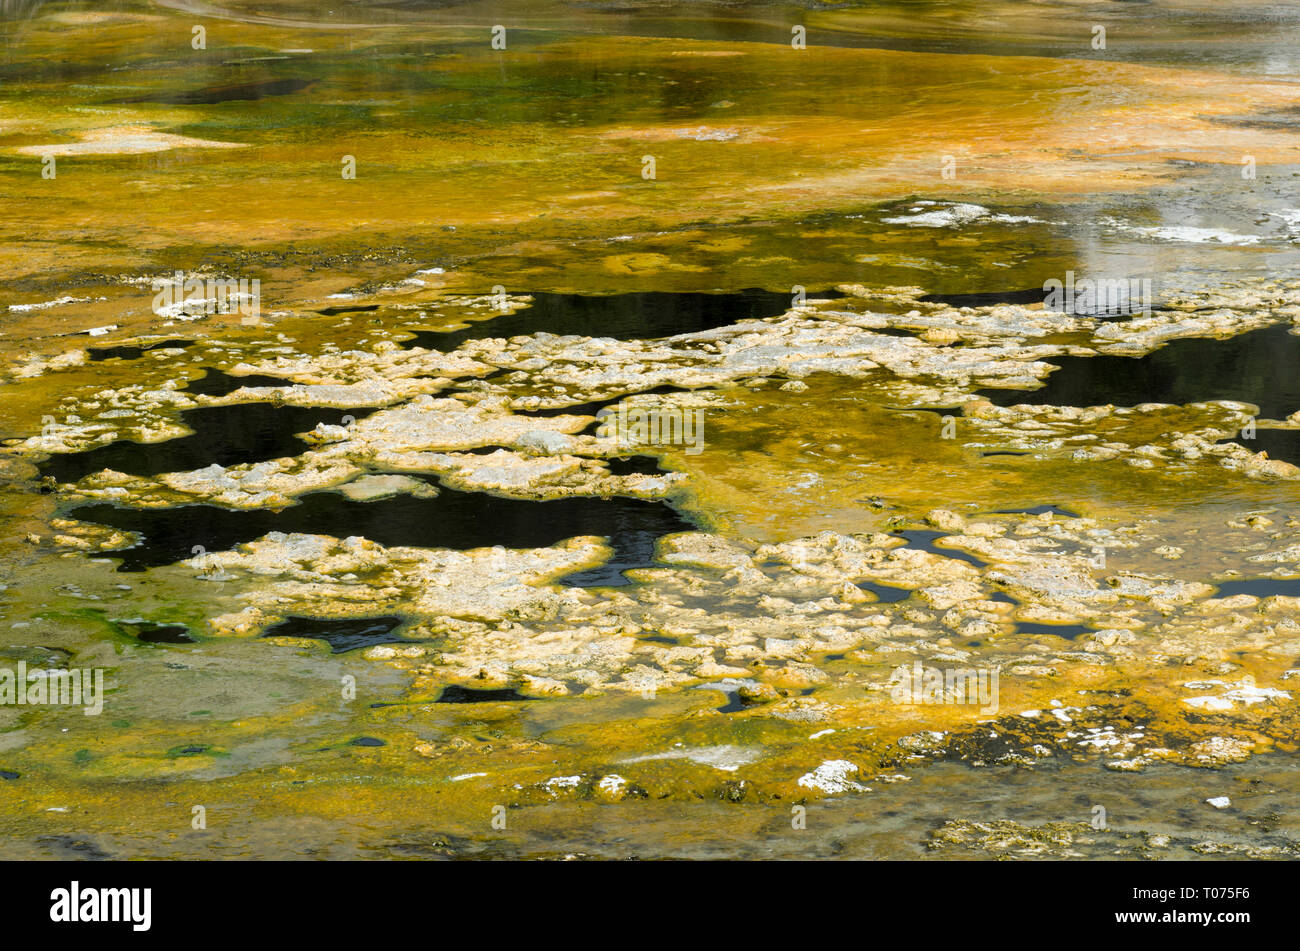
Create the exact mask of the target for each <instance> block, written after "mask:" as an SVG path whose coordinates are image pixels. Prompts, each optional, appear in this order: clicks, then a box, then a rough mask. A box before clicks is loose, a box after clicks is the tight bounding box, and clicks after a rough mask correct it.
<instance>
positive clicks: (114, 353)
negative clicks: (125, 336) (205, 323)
mask: <svg viewBox="0 0 1300 951" xmlns="http://www.w3.org/2000/svg"><path fill="white" fill-rule="evenodd" d="M193 345H194V341H193V340H189V339H184V338H182V339H179V340H156V341H153V342H151V343H142V344H137V345H132V344H127V345H124V346H121V347H91V348H90V349H89V350H88V351H87V353H89V354H90V359H91V360H96V361H98V360H139V359H140V358H141V357H142V356H144V355H145V354H146V353H148V352H149V351H150V350H162V349H170V350H184V349H185V348H186V347H191V346H193Z"/></svg>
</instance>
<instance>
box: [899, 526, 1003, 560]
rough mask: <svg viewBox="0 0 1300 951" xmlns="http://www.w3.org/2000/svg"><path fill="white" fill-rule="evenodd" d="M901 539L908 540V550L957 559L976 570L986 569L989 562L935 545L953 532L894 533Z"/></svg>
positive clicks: (910, 530)
mask: <svg viewBox="0 0 1300 951" xmlns="http://www.w3.org/2000/svg"><path fill="white" fill-rule="evenodd" d="M894 534H895V535H898V536H899V537H901V538H905V539H907V546H906V547H908V548H919V549H920V550H921V551H928V552H930V553H931V554H934V555H942V556H943V557H944V558H956V559H957V560H958V561H965V562H969V563H970V564H972V565H974V566H975V567H976V568H983V567H985V566H986V565H987V564H988V562H987V561H985V560H984V559H982V558H977V557H975V556H974V555H972V554H970V553H969V552H964V551H958V550H957V549H956V548H940V547H939V546H938V545H936V544H935V539H938V538H943V537H944V536H946V535H950V534H952V533H951V532H935V531H928V530H921V529H908V530H906V531H903V530H899V531H895V532H894Z"/></svg>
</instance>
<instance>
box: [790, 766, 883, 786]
mask: <svg viewBox="0 0 1300 951" xmlns="http://www.w3.org/2000/svg"><path fill="white" fill-rule="evenodd" d="M857 772H858V767H857V766H856V765H855V764H854V763H850V762H849V761H848V760H846V759H832V760H827V761H826V762H824V763H822V764H821V765H820V766H818V767H817V768H816V769H814V770H813V771H812V772H811V773H805V774H804V775H802V776H800V777H799V780H798V783H799V785H800V786H803V787H804V788H806V789H817V790H820V791H821V792H824V793H843V792H871V790H870V789H869V788H868V787H866V786H863V785H862V784H861V783H858V782H855V781H854V780H852V779H850V778H849V777H850V776H854V775H856V774H857Z"/></svg>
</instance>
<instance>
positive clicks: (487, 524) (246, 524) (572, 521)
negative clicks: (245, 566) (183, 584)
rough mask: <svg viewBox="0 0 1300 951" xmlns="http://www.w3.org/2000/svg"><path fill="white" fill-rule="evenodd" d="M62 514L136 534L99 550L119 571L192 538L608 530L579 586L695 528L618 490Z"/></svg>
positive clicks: (210, 547)
mask: <svg viewBox="0 0 1300 951" xmlns="http://www.w3.org/2000/svg"><path fill="white" fill-rule="evenodd" d="M69 515H70V517H73V518H78V519H84V520H86V521H90V522H98V523H100V524H102V525H110V526H112V527H114V528H117V529H120V530H124V531H132V532H139V533H140V534H141V535H142V536H143V540H142V541H141V542H140V544H139V545H137V546H135V547H133V548H125V549H121V550H119V551H113V552H107V553H106V554H107V555H108V556H109V557H112V558H120V559H122V564H121V565H120V566H119V570H120V571H140V570H143V569H145V568H149V567H153V566H155V565H166V564H172V563H174V562H177V561H180V560H182V559H185V558H189V557H190V555H191V551H192V549H193V548H194V546H196V545H202V546H203V548H204V549H205V550H207V551H209V552H213V551H226V550H229V549H231V548H233V547H234V546H236V545H238V544H240V543H242V542H247V541H252V540H253V539H255V538H260V537H261V536H263V535H265V534H267V533H268V532H304V533H311V534H324V535H334V536H337V537H339V538H345V537H347V536H349V535H360V536H362V537H365V538H368V539H370V540H371V541H375V542H378V543H379V544H381V545H386V546H394V545H398V546H415V547H425V548H455V549H462V550H463V549H470V548H485V547H490V546H493V545H504V546H506V547H507V548H540V547H546V546H549V545H553V544H555V543H556V542H558V541H560V540H562V539H565V538H572V537H574V536H577V535H599V536H604V537H607V538H608V539H609V544H610V546H611V547H612V548H613V549H614V556H613V558H612V559H611V560H610V561H609V562H607V563H606V564H604V565H601V566H599V567H596V568H592V569H590V570H586V571H581V572H576V573H574V574H571V575H569V576H567V577H566V578H564V579H562V582H563V583H564V584H569V585H574V586H577V587H592V586H596V585H622V584H627V581H626V579H624V578H623V576H622V572H623V571H624V570H625V569H628V568H637V567H647V566H649V565H651V564H653V562H654V545H655V541H656V539H658V538H660V537H661V536H663V535H666V534H669V533H670V532H681V531H689V530H693V528H694V526H692V525H691V523H690V522H688V521H686V520H685V519H683V518H682V517H681V516H680V515H678V514H677V513H676V512H674V511H673V509H672V508H670V507H669V506H668V505H667V503H664V502H650V501H645V500H642V499H629V498H623V497H620V496H613V497H610V498H604V499H602V498H566V499H554V500H551V501H545V502H531V501H520V500H517V499H503V498H500V497H498V496H494V495H487V494H485V493H479V492H459V491H456V490H454V489H447V488H443V489H442V490H441V491H440V492H439V494H438V495H437V497H435V498H430V499H423V498H414V497H412V496H409V495H398V496H393V497H391V498H387V499H380V500H376V501H373V502H357V501H354V500H352V499H349V498H347V497H346V496H343V495H340V494H339V493H337V492H317V493H311V494H309V495H306V496H304V497H303V499H302V500H301V501H300V502H299V503H298V504H297V505H291V506H289V507H288V508H286V509H283V510H281V511H278V512H276V511H272V510H269V509H246V510H236V509H226V508H221V507H219V506H215V505H182V506H177V507H175V508H166V509H137V508H127V507H123V506H117V505H112V504H106V503H95V504H92V505H80V506H76V507H74V508H73V509H72V510H71V511H70V512H69Z"/></svg>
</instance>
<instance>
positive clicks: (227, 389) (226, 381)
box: [185, 370, 293, 396]
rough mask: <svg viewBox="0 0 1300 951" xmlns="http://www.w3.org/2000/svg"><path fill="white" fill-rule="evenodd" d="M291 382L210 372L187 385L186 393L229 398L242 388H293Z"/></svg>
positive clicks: (265, 377) (252, 375) (264, 377)
mask: <svg viewBox="0 0 1300 951" xmlns="http://www.w3.org/2000/svg"><path fill="white" fill-rule="evenodd" d="M292 385H293V383H292V381H290V380H282V379H280V378H279V377H275V376H263V375H260V374H256V373H254V374H251V375H249V376H231V375H230V374H229V373H225V372H223V371H221V370H208V372H207V373H206V374H205V375H203V376H201V377H199V378H198V379H197V380H191V381H190V382H189V383H187V384H185V392H186V393H192V394H194V395H196V396H228V395H229V394H231V393H233V392H235V390H238V389H240V388H241V387H245V386H248V387H258V386H292Z"/></svg>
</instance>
